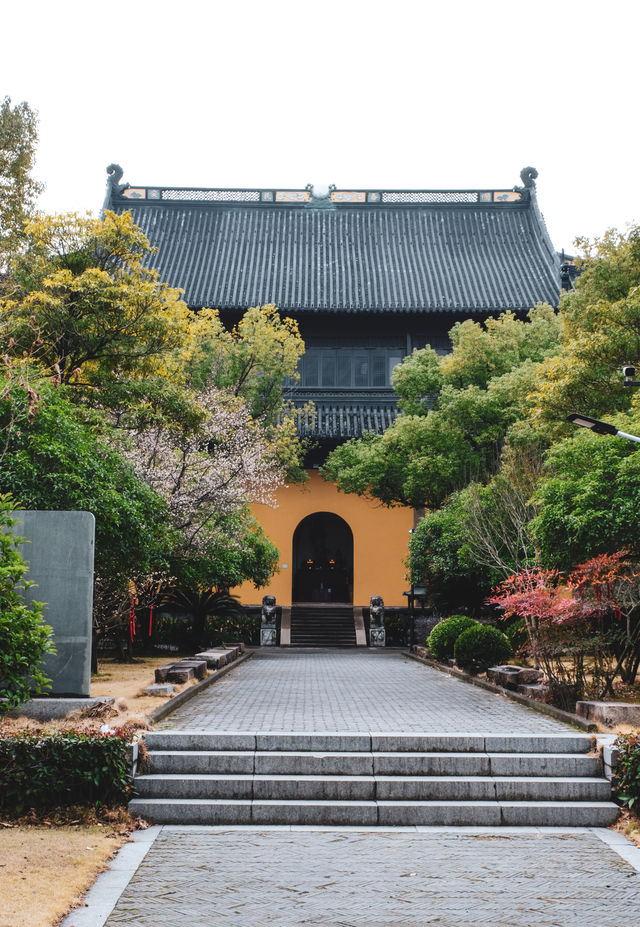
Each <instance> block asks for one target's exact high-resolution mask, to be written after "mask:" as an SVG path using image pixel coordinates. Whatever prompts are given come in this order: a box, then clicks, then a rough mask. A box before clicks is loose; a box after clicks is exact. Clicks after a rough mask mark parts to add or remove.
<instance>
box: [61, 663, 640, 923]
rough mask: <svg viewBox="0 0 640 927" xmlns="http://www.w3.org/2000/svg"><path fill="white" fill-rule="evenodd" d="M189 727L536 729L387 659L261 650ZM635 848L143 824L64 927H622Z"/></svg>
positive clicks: (639, 866) (629, 913) (503, 837)
mask: <svg viewBox="0 0 640 927" xmlns="http://www.w3.org/2000/svg"><path fill="white" fill-rule="evenodd" d="M163 727H165V728H173V729H182V730H186V729H192V730H206V729H209V730H267V731H269V730H272V731H273V730H284V731H287V730H298V731H301V730H307V731H310V730H323V731H378V732H383V731H385V732H391V731H406V732H409V733H411V732H420V731H422V732H433V733H451V732H454V733H455V732H459V733H467V732H469V731H474V732H477V733H498V734H500V733H532V734H536V733H549V732H553V731H566V730H568V728H567V727H566V726H565V725H563V724H561V723H559V722H557V721H555V720H553V719H551V718H548V717H546V716H544V715H541V714H538V713H536V712H533V711H531V710H528V709H526V708H522V707H520V706H519V705H517V704H515V703H513V702H510V701H508V700H507V699H505V698H503V697H500V696H499V695H493V694H492V693H490V692H485V691H483V690H481V689H477V688H475V687H473V686H470V685H467V684H465V683H463V682H460V681H459V680H457V679H454V678H451V677H448V676H446V675H445V674H442V673H439V672H438V671H436V670H432V669H430V668H428V667H425V666H423V665H421V664H419V663H417V662H415V661H412V660H410V659H408V658H406V657H404V656H403V655H402V654H400V653H390V652H387V653H366V652H365V653H354V652H348V651H340V652H337V651H336V652H314V653H304V654H299V653H287V654H284V653H271V654H260V655H258V656H256V657H254V658H253V659H252V660H250V661H248V662H247V663H245V664H243V665H241V666H238V667H236V668H234V669H233V670H232V672H231V673H230V674H229V675H227V676H226V677H224V678H223V679H221V680H220V681H219V682H217V683H216V684H214V685H213V686H211V687H210V688H209V689H208V690H206V691H205V692H204V693H203V694H202V695H201V696H198V697H196V698H195V699H193V700H192V701H191V702H189V703H188V704H186V705H185V706H184V707H182V708H180V709H178V710H177V711H176V712H175V713H174V714H173V715H171V716H170V717H169V718H167V719H166V720H165V721H164V722H163ZM639 898H640V849H637V848H634V847H632V845H631V844H630V843H629V842H628V841H627V840H626V839H625V838H624V837H622V836H621V835H620V834H617V833H615V832H613V831H609V830H602V829H586V828H574V829H572V830H566V829H565V830H564V831H560V830H558V829H555V828H517V829H515V828H514V829H510V828H504V827H502V828H453V829H446V828H426V827H425V828H422V827H406V828H396V829H384V828H380V829H376V830H375V831H371V830H368V831H367V830H362V829H357V828H327V827H324V828H322V827H316V828H309V827H272V828H266V827H262V828H260V827H237V828H228V827H176V826H165V827H153V828H150V829H149V830H146V831H141V832H138V834H137V835H136V837H135V842H134V843H130V844H128V845H126V846H125V847H124V848H123V850H121V851H120V853H119V854H118V857H117V858H116V860H115V861H114V863H113V864H112V866H111V867H110V871H108V872H106V873H104V874H103V875H102V876H101V877H100V878H99V879H98V881H97V883H96V885H95V886H94V888H93V889H92V891H91V893H90V894H89V896H88V898H87V907H85V908H81V909H78V910H77V911H75V912H73V913H72V914H71V915H69V917H68V918H67V919H66V920H65V921H64V924H63V927H102V925H106V927H175V925H177V924H182V923H184V924H188V925H189V927H210V925H211V924H221V925H224V924H234V925H239V927H262V925H268V927H294V925H295V927H298V925H305V927H321V925H322V927H425V925H429V924H434V925H438V927H476V925H477V927H480V925H482V927H485V925H486V924H487V923H492V924H494V925H496V927H506V925H511V924H519V925H522V927H573V925H575V927H578V925H579V927H590V925H594V927H623V925H627V924H630V923H632V922H633V919H634V916H635V914H634V912H635V911H636V909H637V905H638V899H639Z"/></svg>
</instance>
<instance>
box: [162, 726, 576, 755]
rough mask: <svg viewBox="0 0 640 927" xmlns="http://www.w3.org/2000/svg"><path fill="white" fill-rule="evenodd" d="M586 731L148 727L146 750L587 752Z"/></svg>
mask: <svg viewBox="0 0 640 927" xmlns="http://www.w3.org/2000/svg"><path fill="white" fill-rule="evenodd" d="M593 742H594V739H593V737H591V736H590V735H589V734H579V733H573V732H570V733H567V734H564V733H562V734H543V735H532V734H405V733H396V732H389V733H379V734H377V733H376V734H370V733H368V732H357V731H356V732H344V733H335V732H332V731H314V732H307V731H282V732H279V731H267V732H260V731H258V732H256V731H211V732H207V731H148V732H147V733H146V734H145V743H146V745H147V749H149V750H190V751H193V750H214V751H224V750H228V751H239V750H253V751H255V750H258V751H265V750H271V751H285V752H291V751H294V752H300V751H309V752H314V753H319V752H328V753H337V752H343V751H344V752H348V753H360V752H363V753H381V752H382V753H390V752H398V753H536V754H540V753H554V754H556V753H570V754H576V753H589V751H590V750H591V748H592V746H593Z"/></svg>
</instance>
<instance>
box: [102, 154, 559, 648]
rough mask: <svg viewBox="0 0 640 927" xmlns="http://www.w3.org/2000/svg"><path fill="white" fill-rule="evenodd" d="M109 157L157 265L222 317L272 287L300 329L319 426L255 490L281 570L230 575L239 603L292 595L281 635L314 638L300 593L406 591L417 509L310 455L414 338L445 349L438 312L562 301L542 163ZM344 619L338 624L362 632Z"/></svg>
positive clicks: (392, 407)
mask: <svg viewBox="0 0 640 927" xmlns="http://www.w3.org/2000/svg"><path fill="white" fill-rule="evenodd" d="M109 172H110V174H111V177H110V180H109V184H108V189H107V197H106V200H105V208H108V209H113V210H114V211H116V212H122V211H124V210H130V211H131V213H132V216H133V219H134V221H135V222H136V224H137V225H139V226H140V228H141V229H142V230H143V231H144V233H145V234H146V235H147V237H148V238H149V240H150V242H151V244H152V245H153V246H155V247H156V248H157V249H158V250H157V253H156V254H155V255H154V257H153V260H152V263H153V266H154V267H155V268H156V269H157V270H158V272H159V274H160V277H161V279H162V280H164V281H166V282H167V283H168V284H170V285H171V286H175V287H180V288H181V289H183V290H184V294H185V296H184V298H185V300H186V302H187V304H188V305H189V306H190V307H192V308H194V309H199V308H201V307H210V308H215V309H219V310H220V313H221V316H222V318H223V320H224V321H225V322H226V323H227V324H229V325H232V324H234V323H235V322H236V321H238V320H239V319H240V317H241V316H242V314H243V312H244V311H245V310H246V309H247V308H248V307H249V306H255V305H263V304H266V303H275V305H276V306H277V307H278V309H279V310H280V313H281V314H282V315H283V316H291V317H293V318H295V319H296V320H297V321H298V323H299V326H300V331H301V334H302V337H303V339H304V342H305V345H306V353H305V355H304V357H303V358H302V360H301V364H300V374H301V379H300V382H299V383H297V384H295V386H291V387H290V388H289V389H288V396H287V398H288V399H291V400H292V401H293V402H294V403H295V404H296V405H298V406H303V405H304V404H305V403H308V402H309V401H310V400H312V401H313V403H314V404H315V409H316V414H315V416H313V417H312V418H308V417H305V416H300V420H299V428H300V432H301V433H302V434H303V435H305V436H308V437H311V438H313V439H314V442H315V449H314V450H313V452H312V453H311V454H310V456H309V459H308V462H307V465H308V469H309V475H310V479H309V481H308V482H307V483H306V484H304V485H300V486H290V487H288V488H286V489H283V490H282V491H281V492H280V495H279V499H278V507H277V508H269V507H266V506H255V509H254V512H255V515H256V517H257V519H258V521H259V522H260V523H261V524H262V526H263V528H264V530H265V532H266V533H267V535H268V536H269V537H270V538H271V540H272V541H273V542H274V543H275V544H276V545H277V547H278V549H279V551H280V571H279V573H277V574H276V575H275V576H274V577H273V578H272V580H271V582H270V584H269V587H268V588H267V589H264V590H260V591H257V590H256V589H255V588H254V587H253V586H251V585H250V584H246V585H245V586H242V587H240V589H238V590H234V592H235V593H236V594H238V595H239V596H240V598H241V600H242V602H243V603H244V604H246V605H252V604H257V603H259V602H260V600H261V597H262V595H263V594H264V593H270V594H273V595H275V596H276V599H277V603H278V605H280V606H283V607H284V608H285V611H286V612H287V614H289V609H290V607H291V606H294V618H293V624H292V630H291V638H290V641H291V643H292V644H295V643H305V642H311V639H309V641H307V639H306V637H305V622H304V620H303V618H301V617H300V616H301V615H304V609H301V608H300V607H298V609H297V611H296V608H295V606H296V605H297V606H300V605H301V603H305V604H306V606H307V610H308V615H309V616H310V617H309V619H308V622H307V627H310V626H311V624H312V623H313V622H312V618H313V614H314V611H313V610H312V608H311V607H310V606H311V605H313V606H315V611H317V610H318V609H320V608H321V607H322V606H325V607H326V606H327V604H330V605H331V607H332V614H335V615H337V616H339V615H342V616H343V617H344V616H345V615H350V614H351V613H352V610H353V611H355V612H356V613H361V609H362V608H363V607H365V608H366V606H368V605H369V600H370V597H371V596H372V595H380V596H382V598H383V599H384V602H385V605H387V606H392V607H393V606H402V605H405V604H406V601H405V599H404V597H403V592H404V591H405V590H406V589H407V579H406V567H405V565H404V562H403V561H404V559H405V557H406V555H407V544H408V539H409V531H410V529H411V528H412V527H413V524H414V512H413V511H412V510H409V509H401V508H395V509H386V508H383V507H381V506H380V505H379V504H377V503H375V502H371V501H368V500H366V499H363V498H361V497H358V496H355V495H347V494H344V493H339V492H338V491H337V489H336V488H335V486H333V485H332V484H330V483H327V482H325V481H323V480H322V479H321V477H320V475H319V473H318V470H317V468H318V466H319V465H320V464H321V462H322V460H323V459H324V457H325V456H326V454H327V453H328V451H329V450H331V449H333V448H334V447H336V446H337V445H338V444H339V443H340V442H342V441H344V440H346V439H349V438H353V437H358V436H360V435H362V434H363V433H365V432H368V431H375V432H378V433H381V432H382V431H384V430H385V429H386V428H387V427H388V426H389V425H390V424H391V423H392V422H393V421H394V420H395V417H396V415H397V407H396V402H395V394H394V393H393V390H392V389H391V385H390V375H391V371H392V369H393V367H394V366H395V365H396V364H398V363H399V362H400V361H401V360H402V359H403V358H404V357H405V356H407V355H408V354H410V353H411V352H412V350H413V349H414V348H416V347H424V346H425V345H426V344H430V345H431V346H432V347H433V348H434V349H435V350H436V351H438V352H446V351H447V350H449V339H448V334H447V333H448V331H449V329H450V328H451V327H452V325H453V324H454V323H455V322H457V321H462V320H464V319H467V318H473V319H478V320H484V319H486V318H487V317H488V316H489V315H495V314H496V313H500V312H504V311H506V310H513V311H515V312H522V313H524V312H526V311H527V310H528V309H530V308H531V307H532V306H534V305H535V304H536V303H537V302H540V301H544V302H548V303H550V304H551V305H553V306H557V304H558V300H559V296H560V291H561V287H562V286H563V285H566V284H567V280H568V269H567V267H566V265H563V263H562V259H561V257H560V256H559V255H558V254H557V252H556V251H555V249H554V247H553V245H552V243H551V240H550V238H549V235H548V232H547V229H546V226H545V223H544V220H543V217H542V215H541V213H540V210H539V208H538V203H537V197H536V187H535V178H536V176H537V171H535V169H534V168H525V169H524V170H523V171H522V172H521V180H522V184H521V185H520V186H516V187H514V188H512V189H508V188H505V189H501V190H449V191H444V190H415V191H409V190H388V189H383V188H380V189H375V190H363V189H353V190H338V189H336V188H335V187H333V186H331V187H329V188H323V189H319V188H317V187H313V186H311V185H309V186H307V187H306V188H305V189H303V190H300V189H287V188H281V189H269V190H265V189H257V188H252V189H233V190H231V189H192V188H177V187H159V186H133V185H128V184H122V183H120V181H121V178H122V171H121V169H120V168H118V167H117V166H116V165H111V166H110V168H109ZM296 616H297V622H296ZM347 625H349V629H348V630H349V633H348V634H347V636H346V637H344V641H343V642H345V643H346V642H348V641H352V642H355V637H354V636H353V634H352V629H353V621H352V620H351V619H350V620H349V621H347ZM357 626H358V623H357V621H356V627H357ZM341 633H342V632H341V631H340V630H339V628H338V624H336V625H335V634H336V635H338V636H339V635H340V634H341ZM344 633H345V634H346V631H345V632H344ZM353 633H355V632H353ZM347 638H348V640H347ZM337 640H338V638H337V637H335V638H334V641H337ZM340 640H342V638H340ZM286 642H287V641H286V640H284V638H283V643H286ZM358 642H359V643H362V636H361V634H360V635H359V636H358Z"/></svg>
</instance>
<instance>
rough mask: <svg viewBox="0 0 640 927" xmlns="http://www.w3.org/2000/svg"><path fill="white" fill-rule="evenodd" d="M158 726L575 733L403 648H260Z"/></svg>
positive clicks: (174, 727) (243, 729)
mask: <svg viewBox="0 0 640 927" xmlns="http://www.w3.org/2000/svg"><path fill="white" fill-rule="evenodd" d="M157 727H161V728H165V729H169V728H170V729H174V730H217V731H252V730H253V731H305V730H306V731H405V732H407V733H411V732H422V731H429V732H430V733H452V732H454V733H455V732H458V733H464V732H476V733H493V734H504V733H523V734H527V733H531V734H544V733H547V732H553V731H567V730H568V728H567V726H566V725H564V724H562V723H561V722H559V721H556V720H555V719H553V718H549V717H547V716H545V715H541V714H538V713H537V712H534V711H532V710H530V709H527V708H524V707H522V706H520V705H518V704H516V703H514V702H510V701H509V700H508V699H506V698H504V697H503V696H500V695H497V694H496V695H494V694H493V693H491V692H486V691H484V690H482V689H479V688H476V687H475V686H471V685H468V684H467V683H464V682H461V681H460V680H458V679H455V678H453V677H451V676H447V675H446V674H445V673H441V672H438V670H434V669H431V668H430V667H428V666H424V665H422V664H420V663H417V662H415V661H414V660H411V659H409V658H407V657H405V656H403V655H402V654H401V653H393V652H389V653H373V654H372V653H369V652H356V651H327V652H310V653H276V654H263V653H260V654H257V655H256V656H254V657H253V659H252V660H249V661H248V662H247V663H244V664H243V665H242V666H239V667H237V668H236V669H234V670H233V672H232V673H230V674H229V675H228V676H225V677H224V678H223V679H220V681H219V682H217V683H216V684H215V685H214V686H210V687H209V688H208V689H206V690H205V691H204V692H203V693H202V694H201V695H198V696H196V697H195V698H193V699H192V700H191V701H189V702H187V703H186V704H185V705H183V706H181V707H179V708H177V709H176V711H174V712H173V713H172V714H171V715H169V716H168V717H167V718H165V719H164V721H162V722H161V723H160V724H159V725H157Z"/></svg>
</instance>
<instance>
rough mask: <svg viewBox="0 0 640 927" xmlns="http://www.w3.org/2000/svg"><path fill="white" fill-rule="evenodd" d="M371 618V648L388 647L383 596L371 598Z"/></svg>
mask: <svg viewBox="0 0 640 927" xmlns="http://www.w3.org/2000/svg"><path fill="white" fill-rule="evenodd" d="M369 616H370V620H369V646H370V647H386V644H387V634H386V631H385V629H384V602H383V601H382V596H379V595H372V596H371V600H370V608H369Z"/></svg>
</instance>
